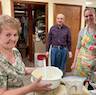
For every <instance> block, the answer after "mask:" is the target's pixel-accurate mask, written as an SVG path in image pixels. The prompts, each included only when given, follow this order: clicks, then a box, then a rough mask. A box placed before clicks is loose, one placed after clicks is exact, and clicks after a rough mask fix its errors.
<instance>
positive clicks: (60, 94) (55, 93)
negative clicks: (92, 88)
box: [35, 84, 90, 95]
mask: <svg viewBox="0 0 96 95" xmlns="http://www.w3.org/2000/svg"><path fill="white" fill-rule="evenodd" d="M82 93H83V94H82V95H90V94H89V91H88V90H87V89H86V88H85V87H84V86H83V92H82ZM35 95H68V94H67V91H66V87H65V86H64V85H62V84H61V85H60V86H59V87H57V88H56V89H54V90H52V91H49V92H46V93H35Z"/></svg>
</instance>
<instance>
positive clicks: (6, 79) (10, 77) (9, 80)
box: [0, 48, 25, 89]
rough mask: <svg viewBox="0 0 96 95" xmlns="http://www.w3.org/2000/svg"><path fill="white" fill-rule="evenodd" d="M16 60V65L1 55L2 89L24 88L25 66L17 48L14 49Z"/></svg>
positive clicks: (0, 83)
mask: <svg viewBox="0 0 96 95" xmlns="http://www.w3.org/2000/svg"><path fill="white" fill-rule="evenodd" d="M13 53H14V56H15V59H16V62H15V63H14V64H10V63H9V61H8V60H6V58H5V57H4V56H3V55H2V54H1V53H0V88H1V87H3V88H7V89H9V88H17V87H21V86H23V76H24V75H25V70H24V69H25V65H24V63H23V62H22V59H21V55H20V53H19V51H18V50H17V49H16V48H13Z"/></svg>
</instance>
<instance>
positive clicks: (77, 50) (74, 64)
mask: <svg viewBox="0 0 96 95" xmlns="http://www.w3.org/2000/svg"><path fill="white" fill-rule="evenodd" d="M82 35H83V31H80V32H79V35H78V42H77V46H76V50H75V56H74V61H73V63H72V66H71V69H74V68H75V67H76V62H77V56H78V54H79V51H80V48H81V39H82Z"/></svg>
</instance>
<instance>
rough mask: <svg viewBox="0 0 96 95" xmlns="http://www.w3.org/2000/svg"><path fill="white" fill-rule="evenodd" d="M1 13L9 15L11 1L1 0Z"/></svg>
mask: <svg viewBox="0 0 96 95" xmlns="http://www.w3.org/2000/svg"><path fill="white" fill-rule="evenodd" d="M1 4H2V14H4V15H5V14H7V15H10V16H11V1H10V0H2V1H1Z"/></svg>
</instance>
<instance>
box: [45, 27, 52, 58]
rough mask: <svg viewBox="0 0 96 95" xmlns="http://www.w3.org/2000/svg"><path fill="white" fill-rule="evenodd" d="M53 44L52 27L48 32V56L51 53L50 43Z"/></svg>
mask: <svg viewBox="0 0 96 95" xmlns="http://www.w3.org/2000/svg"><path fill="white" fill-rule="evenodd" d="M51 44H52V27H51V29H50V31H49V33H48V42H47V49H46V54H45V55H46V57H48V55H49V48H50V45H51Z"/></svg>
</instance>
